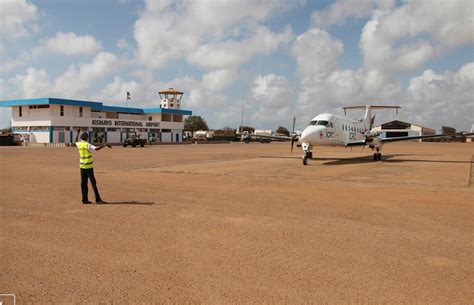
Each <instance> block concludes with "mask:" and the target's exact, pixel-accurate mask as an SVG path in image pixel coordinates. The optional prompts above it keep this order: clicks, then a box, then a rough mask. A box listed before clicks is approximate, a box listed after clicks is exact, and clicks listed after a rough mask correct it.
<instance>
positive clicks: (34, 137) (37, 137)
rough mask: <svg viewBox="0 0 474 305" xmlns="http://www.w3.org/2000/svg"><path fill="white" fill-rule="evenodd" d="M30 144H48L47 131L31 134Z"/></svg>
mask: <svg viewBox="0 0 474 305" xmlns="http://www.w3.org/2000/svg"><path fill="white" fill-rule="evenodd" d="M30 143H49V131H36V132H34V131H33V132H31V133H30Z"/></svg>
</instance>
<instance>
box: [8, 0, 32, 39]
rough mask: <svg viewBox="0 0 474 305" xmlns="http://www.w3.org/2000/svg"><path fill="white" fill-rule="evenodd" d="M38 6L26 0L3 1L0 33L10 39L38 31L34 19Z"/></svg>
mask: <svg viewBox="0 0 474 305" xmlns="http://www.w3.org/2000/svg"><path fill="white" fill-rule="evenodd" d="M37 18H38V8H37V7H36V6H35V5H34V4H32V3H30V2H29V1H25V0H8V1H2V3H1V9H0V34H1V35H2V36H3V35H5V37H8V38H10V39H17V38H22V37H26V36H29V35H30V34H31V33H34V32H36V31H37V29H38V26H37V25H36V24H35V23H34V21H35V20H36V19H37Z"/></svg>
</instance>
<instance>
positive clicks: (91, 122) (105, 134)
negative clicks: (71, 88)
mask: <svg viewBox="0 0 474 305" xmlns="http://www.w3.org/2000/svg"><path fill="white" fill-rule="evenodd" d="M159 93H160V98H161V100H160V104H159V107H157V108H131V107H117V106H106V105H104V104H103V103H100V102H91V101H80V100H69V99H58V98H37V99H21V100H8V101H0V106H3V107H11V109H12V116H11V127H12V131H13V132H14V133H18V134H21V135H22V138H24V139H25V142H26V143H32V144H34V143H51V144H52V143H65V144H68V143H74V142H75V140H76V136H77V133H78V132H79V130H80V131H81V132H82V131H87V132H89V139H90V141H91V142H95V143H101V142H103V143H105V142H107V143H122V142H123V141H124V140H125V139H126V138H127V137H129V136H132V135H137V136H138V135H139V136H140V137H141V138H144V139H147V140H149V141H151V142H154V143H163V142H182V141H183V129H184V118H185V117H186V116H189V115H192V111H190V110H182V109H181V97H182V95H183V93H182V92H179V91H177V90H174V89H172V88H170V89H167V90H163V91H160V92H159Z"/></svg>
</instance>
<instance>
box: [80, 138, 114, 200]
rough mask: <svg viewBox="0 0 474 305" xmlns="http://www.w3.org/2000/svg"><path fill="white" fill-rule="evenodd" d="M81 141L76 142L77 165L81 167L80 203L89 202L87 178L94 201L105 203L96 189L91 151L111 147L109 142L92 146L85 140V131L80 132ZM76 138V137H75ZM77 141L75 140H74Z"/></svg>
mask: <svg viewBox="0 0 474 305" xmlns="http://www.w3.org/2000/svg"><path fill="white" fill-rule="evenodd" d="M80 137H81V141H80V142H76V146H77V149H78V150H79V158H80V159H79V167H80V168H81V190H82V203H83V204H90V203H91V202H90V201H89V198H88V188H87V179H89V180H90V181H91V185H92V189H93V190H94V194H95V202H96V203H105V201H103V200H102V199H101V198H100V195H99V190H98V189H97V184H96V181H95V177H94V161H93V160H92V152H91V151H93V150H101V149H102V148H104V147H106V146H107V147H108V148H112V146H110V145H109V144H104V145H101V146H97V147H96V146H94V145H92V144H90V143H89V142H87V140H88V139H89V136H88V135H87V133H86V132H83V133H82V134H81V136H80ZM76 139H77V138H76ZM76 141H77V140H76Z"/></svg>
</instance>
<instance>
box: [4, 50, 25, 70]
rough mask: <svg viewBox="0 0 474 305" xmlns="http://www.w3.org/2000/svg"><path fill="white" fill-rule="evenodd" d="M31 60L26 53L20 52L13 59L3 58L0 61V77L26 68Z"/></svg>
mask: <svg viewBox="0 0 474 305" xmlns="http://www.w3.org/2000/svg"><path fill="white" fill-rule="evenodd" d="M0 58H2V57H1V56H0ZM30 60H31V56H30V54H29V53H27V52H22V53H20V54H19V55H18V57H17V58H15V59H9V58H6V57H5V58H4V59H2V60H1V61H0V75H2V74H6V73H8V72H10V71H12V70H15V69H17V68H19V67H22V66H26V65H27V64H28V62H29V61H30Z"/></svg>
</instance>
